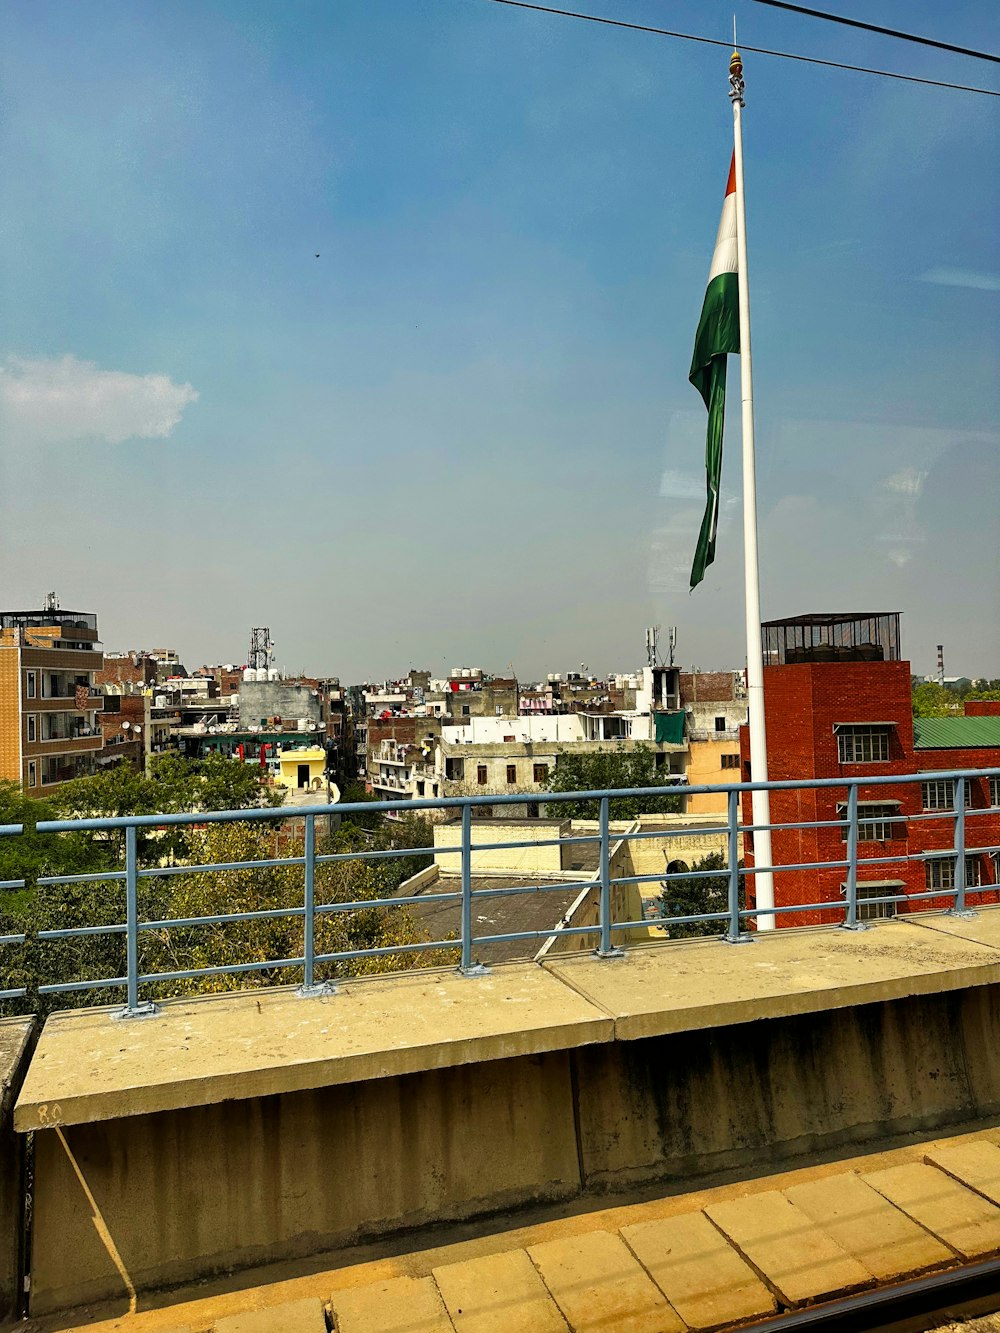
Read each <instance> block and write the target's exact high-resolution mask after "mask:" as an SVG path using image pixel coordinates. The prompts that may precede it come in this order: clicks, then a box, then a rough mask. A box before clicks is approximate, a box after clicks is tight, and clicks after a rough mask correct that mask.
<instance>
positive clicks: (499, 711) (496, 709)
mask: <svg viewBox="0 0 1000 1333" xmlns="http://www.w3.org/2000/svg"><path fill="white" fill-rule="evenodd" d="M493 711H494V712H495V714H496V716H497V717H503V704H495V705H494V708H493Z"/></svg>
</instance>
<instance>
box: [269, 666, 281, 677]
mask: <svg viewBox="0 0 1000 1333" xmlns="http://www.w3.org/2000/svg"><path fill="white" fill-rule="evenodd" d="M267 679H268V680H280V679H281V672H280V671H279V670H278V668H277V667H271V669H270V670H269V671H268V673H267Z"/></svg>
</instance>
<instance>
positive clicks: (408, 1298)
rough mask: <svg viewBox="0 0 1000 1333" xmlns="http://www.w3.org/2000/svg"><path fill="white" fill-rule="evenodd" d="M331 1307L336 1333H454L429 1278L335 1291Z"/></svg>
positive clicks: (392, 1279) (407, 1279) (393, 1280)
mask: <svg viewBox="0 0 1000 1333" xmlns="http://www.w3.org/2000/svg"><path fill="white" fill-rule="evenodd" d="M331 1305H332V1307H333V1314H334V1318H335V1320H336V1330H337V1333H454V1325H453V1324H452V1322H451V1320H450V1319H449V1318H448V1315H447V1312H446V1311H445V1308H444V1302H443V1301H442V1300H441V1297H440V1296H439V1295H438V1289H437V1286H436V1284H435V1282H434V1279H433V1278H430V1277H393V1278H389V1279H388V1281H386V1282H374V1283H372V1284H371V1285H370V1286H367V1287H355V1288H353V1289H352V1290H350V1291H338V1292H336V1293H335V1294H334V1297H333V1300H332V1301H331Z"/></svg>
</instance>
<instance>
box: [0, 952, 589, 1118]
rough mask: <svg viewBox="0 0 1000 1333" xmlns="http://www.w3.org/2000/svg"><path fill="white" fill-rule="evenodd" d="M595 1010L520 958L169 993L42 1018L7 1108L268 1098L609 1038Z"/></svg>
mask: <svg viewBox="0 0 1000 1333" xmlns="http://www.w3.org/2000/svg"><path fill="white" fill-rule="evenodd" d="M611 1034H612V1024H611V1021H610V1019H609V1018H608V1017H607V1015H606V1014H604V1013H602V1012H601V1010H599V1009H598V1008H596V1007H595V1006H594V1005H592V1004H590V1003H589V1002H588V1001H587V1000H584V999H583V998H582V997H581V996H579V995H577V994H576V993H575V991H573V990H571V989H570V988H568V987H566V986H564V985H562V984H560V982H559V981H558V980H557V979H556V978H555V977H552V976H549V975H548V974H547V973H546V972H544V971H543V970H542V969H541V968H538V967H535V966H533V965H531V964H519V965H514V966H502V967H497V968H495V969H494V970H493V971H492V972H491V973H490V975H489V976H486V977H475V978H470V977H462V976H459V975H458V974H457V973H456V972H455V971H451V970H449V971H439V970H436V969H435V970H426V971H421V972H418V973H408V974H404V975H398V974H397V975H394V976H389V977H379V978H369V979H365V980H361V981H352V982H348V983H344V984H343V985H342V986H341V987H340V989H339V990H338V992H337V993H336V994H335V995H333V996H330V997H329V998H325V999H308V1000H303V999H301V998H299V997H298V996H297V995H296V993H295V991H294V990H292V989H283V990H275V991H256V992H250V991H244V992H241V993H238V994H235V995H225V996H206V997H203V998H199V999H193V1000H175V1001H170V1002H168V1003H167V1004H165V1005H164V1006H163V1013H162V1015H160V1016H159V1017H157V1018H151V1019H145V1020H143V1021H142V1022H130V1023H121V1022H110V1021H109V1018H108V1011H106V1010H94V1009H87V1010H76V1011H73V1012H70V1013H63V1014H54V1015H53V1016H52V1017H51V1018H49V1020H48V1021H47V1023H46V1024H45V1029H44V1032H43V1034H42V1038H41V1041H40V1043H39V1048H38V1052H37V1054H36V1057H35V1059H34V1060H33V1062H32V1065H31V1069H30V1071H29V1074H28V1078H27V1080H26V1082H25V1086H24V1088H23V1089H22V1091H21V1095H20V1097H19V1099H18V1102H17V1109H16V1112H15V1127H16V1128H17V1129H18V1130H21V1131H22V1132H23V1131H25V1130H29V1129H39V1128H48V1127H51V1126H52V1125H55V1124H63V1125H74V1124H85V1123H87V1122H90V1121H95V1120H111V1119H120V1118H122V1117H125V1116H132V1115H146V1114H149V1113H151V1112H156V1111H166V1110H175V1109H179V1108H183V1107H190V1106H204V1105H210V1104H212V1103H216V1102H223V1101H226V1100H230V1099H241V1100H246V1099H248V1098H256V1097H268V1096H272V1095H274V1094H275V1093H285V1092H297V1091H300V1090H302V1089H305V1088H321V1087H327V1086H329V1085H331V1084H339V1083H360V1082H364V1081H367V1080H370V1079H378V1078H390V1077H393V1076H396V1075H399V1074H409V1073H414V1072H420V1071H424V1070H429V1069H445V1068H451V1067H454V1066H456V1065H466V1064H470V1063H473V1062H481V1061H489V1060H501V1059H509V1058H511V1057H513V1056H526V1055H537V1054H539V1053H542V1052H546V1051H559V1050H565V1049H567V1048H570V1047H578V1046H581V1045H585V1044H586V1043H588V1042H591V1041H609V1040H610V1039H611Z"/></svg>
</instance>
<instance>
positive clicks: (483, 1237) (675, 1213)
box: [12, 1124, 1000, 1333]
mask: <svg viewBox="0 0 1000 1333" xmlns="http://www.w3.org/2000/svg"><path fill="white" fill-rule="evenodd" d="M983 1139H985V1140H987V1141H989V1142H993V1143H995V1142H997V1141H998V1139H1000V1127H998V1125H996V1124H994V1125H992V1126H990V1127H988V1128H986V1127H979V1128H978V1129H976V1130H975V1131H972V1132H970V1133H959V1134H950V1135H948V1136H947V1137H946V1138H943V1139H937V1140H932V1141H929V1142H928V1141H926V1140H914V1141H911V1142H909V1143H907V1144H905V1145H904V1146H900V1147H896V1148H893V1149H888V1150H886V1149H880V1150H879V1151H877V1152H868V1153H866V1154H865V1155H864V1156H861V1157H848V1158H841V1159H839V1160H835V1161H825V1162H813V1163H810V1164H808V1165H798V1166H796V1167H795V1168H794V1169H792V1170H785V1171H782V1172H780V1173H779V1174H777V1175H773V1176H768V1177H760V1178H757V1179H756V1180H755V1181H754V1182H753V1183H752V1184H750V1183H749V1182H748V1181H747V1180H743V1181H739V1180H737V1181H730V1182H728V1183H723V1184H719V1183H717V1184H713V1185H711V1186H708V1187H705V1186H703V1187H701V1188H697V1189H695V1190H694V1191H692V1192H687V1193H676V1194H675V1193H673V1192H668V1193H663V1194H660V1195H659V1196H658V1197H657V1196H652V1197H651V1196H650V1192H649V1191H648V1190H646V1189H644V1190H643V1191H642V1192H641V1193H642V1196H643V1197H642V1198H641V1199H637V1198H630V1199H623V1198H621V1197H619V1198H618V1199H617V1200H615V1201H614V1202H613V1203H612V1204H610V1205H609V1206H606V1207H604V1208H597V1209H595V1208H594V1206H593V1201H592V1202H591V1204H590V1205H589V1206H586V1207H584V1208H581V1209H574V1208H567V1207H566V1206H565V1205H561V1206H557V1207H554V1208H549V1209H544V1210H542V1211H541V1212H539V1213H535V1214H529V1215H527V1216H525V1217H524V1218H522V1225H520V1226H515V1227H512V1219H509V1218H504V1217H501V1218H497V1219H484V1220H483V1221H481V1222H479V1223H476V1224H470V1225H463V1226H461V1227H454V1226H451V1225H448V1226H442V1227H434V1228H431V1229H428V1230H424V1231H422V1232H420V1233H419V1234H417V1235H415V1236H413V1237H412V1239H411V1241H410V1243H409V1244H407V1243H405V1242H404V1243H403V1244H402V1245H401V1244H400V1243H399V1240H398V1239H394V1240H389V1241H386V1242H379V1243H375V1244H371V1245H366V1246H362V1247H354V1248H351V1249H348V1250H345V1251H340V1252H335V1253H327V1254H325V1255H324V1256H323V1257H322V1259H320V1260H319V1261H316V1260H312V1261H309V1262H307V1263H302V1262H300V1261H285V1262H283V1263H280V1264H276V1265H273V1266H269V1267H267V1268H264V1269H260V1270H258V1272H257V1274H256V1275H255V1283H254V1284H252V1285H247V1281H246V1278H245V1277H244V1279H243V1280H241V1281H238V1282H236V1283H234V1282H233V1279H232V1277H229V1276H225V1275H222V1276H220V1277H219V1278H216V1279H209V1280H206V1281H199V1282H198V1283H196V1284H193V1285H192V1286H189V1287H187V1288H184V1289H181V1290H176V1289H175V1290H174V1291H173V1292H172V1293H160V1294H158V1295H157V1296H155V1297H152V1298H143V1297H140V1300H139V1311H138V1312H137V1313H136V1314H131V1315H125V1314H116V1313H115V1311H114V1309H113V1308H110V1307H108V1306H107V1305H105V1306H103V1307H94V1306H89V1307H88V1308H87V1309H86V1310H85V1311H80V1312H79V1313H78V1314H76V1315H74V1314H73V1313H72V1312H71V1313H69V1314H62V1315H50V1316H47V1317H43V1318H36V1319H33V1320H32V1324H31V1328H32V1333H179V1330H178V1325H188V1326H189V1327H190V1329H191V1333H211V1330H212V1329H213V1328H214V1325H215V1323H216V1322H217V1321H218V1320H219V1319H221V1318H223V1317H225V1316H227V1315H232V1314H237V1313H241V1312H244V1311H246V1310H263V1309H271V1308H275V1307H280V1306H281V1305H284V1304H288V1303H289V1302H292V1301H295V1300H297V1299H302V1298H303V1297H305V1296H313V1297H316V1298H318V1299H320V1300H321V1301H323V1302H324V1303H327V1302H330V1303H331V1304H332V1305H333V1306H334V1308H337V1305H338V1302H344V1301H346V1300H351V1301H353V1302H354V1304H353V1305H352V1307H351V1308H359V1309H363V1308H364V1307H365V1305H366V1304H367V1301H368V1297H369V1295H370V1296H371V1298H372V1301H373V1302H377V1300H378V1298H379V1296H380V1295H381V1293H382V1291H383V1289H384V1288H385V1287H386V1286H387V1285H388V1286H391V1285H393V1284H394V1283H395V1282H397V1281H398V1279H400V1278H407V1279H410V1280H411V1281H412V1282H417V1283H425V1284H427V1283H429V1284H430V1285H431V1286H432V1287H433V1286H435V1284H434V1283H433V1278H432V1276H431V1275H432V1274H433V1272H434V1270H435V1269H437V1268H441V1267H443V1266H446V1265H450V1264H454V1263H457V1262H459V1261H464V1260H467V1259H478V1258H483V1257H485V1256H488V1255H494V1254H501V1253H507V1252H508V1251H510V1250H512V1249H520V1250H530V1249H532V1248H534V1247H535V1246H538V1245H542V1244H545V1243H547V1242H549V1241H551V1240H562V1241H573V1240H577V1239H583V1238H585V1237H586V1236H589V1235H590V1234H591V1233H592V1232H594V1231H605V1232H610V1233H611V1234H613V1235H614V1234H624V1233H630V1234H631V1233H632V1231H633V1228H634V1229H635V1230H636V1231H642V1230H643V1228H644V1227H645V1226H646V1225H647V1224H649V1223H653V1224H654V1227H653V1228H650V1231H651V1234H652V1233H653V1231H654V1229H655V1224H658V1223H659V1222H662V1221H671V1220H673V1221H676V1222H677V1224H678V1229H677V1232H676V1233H675V1234H674V1235H670V1234H669V1233H668V1238H667V1240H666V1243H665V1244H663V1245H660V1246H659V1247H655V1246H654V1247H651V1249H652V1254H651V1258H650V1262H651V1263H653V1264H655V1263H657V1262H658V1263H659V1264H660V1267H659V1268H658V1269H657V1278H656V1280H657V1284H658V1285H660V1277H661V1275H662V1279H663V1281H664V1282H665V1283H667V1285H668V1286H669V1285H670V1282H671V1271H672V1266H676V1265H681V1267H686V1266H687V1265H688V1263H689V1259H690V1251H691V1250H692V1249H696V1248H697V1247H696V1246H693V1245H691V1244H690V1243H688V1245H687V1246H686V1248H685V1247H684V1246H683V1244H682V1242H683V1241H684V1239H685V1238H687V1237H689V1236H690V1234H691V1232H692V1224H693V1223H697V1222H700V1223H701V1224H702V1225H703V1226H704V1227H705V1229H706V1230H707V1232H708V1235H709V1237H710V1238H714V1240H715V1242H716V1244H718V1245H719V1246H720V1247H721V1251H720V1253H719V1254H718V1256H717V1255H716V1254H715V1253H710V1254H705V1255H703V1258H704V1260H705V1262H704V1265H703V1272H704V1273H705V1274H706V1275H707V1276H709V1277H711V1278H714V1280H715V1282H716V1285H717V1286H718V1287H719V1288H720V1289H722V1290H723V1291H725V1289H726V1286H727V1284H726V1282H725V1281H723V1282H720V1281H719V1280H718V1276H717V1274H718V1273H719V1272H722V1273H723V1274H725V1273H726V1270H725V1256H726V1254H727V1253H728V1254H730V1255H732V1256H734V1257H735V1258H736V1260H737V1261H738V1266H737V1269H736V1273H737V1275H738V1274H739V1273H740V1271H742V1272H744V1273H746V1272H749V1271H750V1270H748V1269H747V1268H746V1265H745V1264H743V1263H742V1261H741V1260H739V1256H738V1255H736V1252H735V1251H734V1250H732V1249H731V1247H730V1246H729V1244H728V1242H727V1241H726V1240H725V1239H724V1238H723V1237H722V1235H721V1233H720V1232H719V1231H718V1230H717V1229H716V1228H715V1227H714V1226H712V1224H711V1223H710V1222H708V1220H707V1218H705V1217H704V1216H703V1214H702V1213H701V1212H700V1211H699V1210H700V1209H703V1208H706V1207H710V1206H711V1205H712V1204H714V1203H718V1202H721V1201H724V1200H727V1199H733V1198H744V1197H745V1196H746V1191H747V1189H748V1188H752V1189H754V1190H755V1191H756V1192H761V1193H763V1192H767V1191H771V1190H780V1191H782V1192H783V1193H787V1192H788V1191H789V1190H792V1189H795V1188H797V1187H798V1186H800V1185H803V1184H808V1183H812V1182H815V1181H819V1180H826V1179H834V1178H836V1177H842V1176H844V1175H845V1174H849V1173H858V1172H860V1173H862V1174H868V1173H870V1172H872V1171H876V1170H884V1169H886V1168H887V1167H891V1166H898V1165H901V1164H904V1163H907V1162H920V1161H922V1160H923V1159H924V1157H925V1156H927V1155H928V1154H930V1153H932V1152H934V1151H936V1150H937V1149H938V1148H943V1147H949V1148H954V1147H957V1146H961V1145H963V1144H968V1143H972V1142H975V1141H978V1140H983ZM886 1206H889V1205H886ZM678 1238H680V1239H679V1240H678ZM709 1259H710V1260H711V1263H709ZM682 1261H683V1263H682ZM960 1262H961V1261H960V1260H959V1258H958V1256H956V1255H953V1256H952V1264H951V1266H957V1265H958V1264H959V1263H960ZM751 1276H753V1275H752V1274H751ZM755 1280H756V1279H755ZM406 1285H407V1286H408V1285H409V1284H406ZM331 1293H332V1295H331ZM765 1295H766V1293H765ZM415 1304H416V1303H415ZM767 1308H773V1302H772V1305H771V1306H770V1307H765V1309H762V1310H761V1311H760V1313H765V1312H766V1309H767ZM752 1313H753V1312H750V1311H748V1312H747V1315H748V1317H752ZM724 1322H726V1321H725V1320H724V1319H722V1318H720V1319H715V1320H712V1321H710V1323H711V1326H712V1327H718V1326H719V1324H721V1323H724ZM741 1322H745V1320H744V1321H741ZM690 1323H691V1326H692V1327H695V1326H696V1325H697V1320H695V1319H691V1320H690ZM12 1333H13V1330H12ZM392 1333H396V1330H392ZM418 1333H425V1331H424V1330H418ZM435 1333H437V1331H436V1330H435ZM444 1333H452V1329H451V1327H450V1325H446V1329H445V1331H444Z"/></svg>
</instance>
